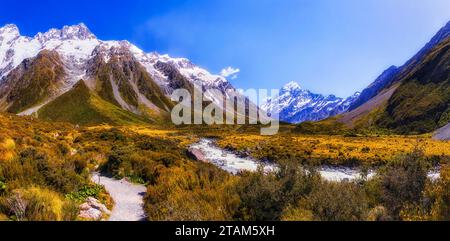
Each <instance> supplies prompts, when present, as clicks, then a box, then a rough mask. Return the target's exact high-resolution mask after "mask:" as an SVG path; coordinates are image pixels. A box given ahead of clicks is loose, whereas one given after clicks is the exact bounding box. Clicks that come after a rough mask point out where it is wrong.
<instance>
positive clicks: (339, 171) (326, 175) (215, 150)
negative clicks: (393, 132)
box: [190, 139, 439, 182]
mask: <svg viewBox="0 0 450 241" xmlns="http://www.w3.org/2000/svg"><path fill="white" fill-rule="evenodd" d="M190 148H191V149H196V150H199V151H201V153H202V154H203V155H204V158H205V159H206V161H208V162H210V163H212V164H214V165H216V166H218V167H219V168H221V169H223V170H225V171H227V172H229V173H232V174H237V173H239V172H240V171H250V172H255V171H257V170H258V167H259V166H260V165H261V164H262V165H263V166H264V170H265V171H266V172H271V171H274V170H275V169H276V166H275V165H273V164H267V163H262V162H260V161H258V160H255V159H253V158H250V157H246V158H243V157H239V156H238V155H236V154H235V153H233V152H231V151H227V150H223V149H221V148H219V147H218V146H216V145H215V143H214V140H211V139H201V140H200V141H199V142H197V143H195V144H193V145H191V147H190ZM318 172H319V174H320V175H321V176H322V178H323V179H325V180H328V181H332V182H342V181H355V180H357V179H360V178H361V177H362V175H361V169H359V168H349V167H343V166H342V167H336V166H322V167H320V168H319V169H318ZM375 175H376V172H375V171H373V170H372V171H369V173H368V175H367V177H368V178H372V177H374V176H375ZM428 177H429V178H430V179H432V180H436V179H438V178H439V170H438V169H436V170H434V171H431V172H430V173H429V175H428Z"/></svg>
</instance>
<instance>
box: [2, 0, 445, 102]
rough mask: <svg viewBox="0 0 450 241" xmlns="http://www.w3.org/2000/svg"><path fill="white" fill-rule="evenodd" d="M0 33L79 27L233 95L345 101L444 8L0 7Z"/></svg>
mask: <svg viewBox="0 0 450 241" xmlns="http://www.w3.org/2000/svg"><path fill="white" fill-rule="evenodd" d="M0 3H1V5H0V6H2V7H1V9H0V25H4V24H6V23H15V24H16V25H18V26H19V28H20V30H21V32H22V34H25V35H30V36H33V35H34V34H36V33H37V32H39V31H46V30H47V29H49V28H51V27H58V28H60V27H62V26H63V25H70V24H76V23H79V22H84V23H86V24H87V25H88V27H89V28H90V29H91V31H92V32H94V34H96V35H97V37H99V38H100V39H104V40H109V39H119V40H120V39H127V40H130V41H131V42H133V43H134V44H136V45H137V46H139V47H141V48H142V49H144V50H146V51H158V52H161V53H168V54H170V55H173V56H178V57H187V58H189V59H191V60H192V61H193V62H194V63H196V64H198V65H200V66H202V67H205V68H207V69H208V70H210V71H211V72H213V73H220V72H221V70H222V69H223V68H225V67H228V66H231V67H233V68H236V69H237V68H238V69H239V70H240V72H239V73H238V75H237V78H235V79H232V80H231V82H232V83H233V84H234V85H235V86H236V87H238V88H279V87H281V86H282V85H284V84H285V83H287V82H290V81H293V80H295V81H297V82H299V83H300V84H301V85H302V86H303V87H305V88H308V89H311V90H312V91H315V92H318V93H323V94H336V95H338V96H343V97H345V96H348V95H351V94H353V93H354V92H355V91H358V90H361V89H363V88H364V87H366V86H367V85H368V84H370V83H371V82H372V81H373V80H374V79H375V78H376V77H377V76H378V75H379V74H380V73H381V72H382V71H383V70H384V69H386V68H387V67H389V66H390V65H401V64H403V63H404V62H405V61H406V60H407V59H408V58H409V57H411V56H412V55H413V54H415V53H416V52H417V51H418V50H419V49H420V48H421V47H422V46H423V45H424V44H425V43H426V42H427V41H428V40H429V39H430V38H431V37H432V36H433V35H434V34H435V33H436V32H437V31H438V30H439V28H441V27H442V26H443V25H445V23H446V22H447V21H449V20H450V1H448V0H339V1H338V0H191V1H189V0H185V1H182V0H178V1H176V0H146V1H133V0H127V1H114V0H109V1H94V0H89V1H86V0H77V1H50V0H47V1H45V0H40V1H32V0H30V1H11V0H8V1H6V0H0Z"/></svg>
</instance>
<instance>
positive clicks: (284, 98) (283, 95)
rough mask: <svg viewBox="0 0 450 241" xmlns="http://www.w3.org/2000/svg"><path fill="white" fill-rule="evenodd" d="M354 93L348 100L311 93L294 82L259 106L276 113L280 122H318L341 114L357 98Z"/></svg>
mask: <svg viewBox="0 0 450 241" xmlns="http://www.w3.org/2000/svg"><path fill="white" fill-rule="evenodd" d="M359 95H360V93H356V94H354V95H353V96H350V97H348V98H345V99H343V98H339V97H336V96H334V95H329V96H324V95H321V94H314V93H311V92H310V91H309V90H305V89H303V88H301V87H300V85H299V84H298V83H296V82H290V83H288V84H287V85H285V86H284V87H283V88H282V89H281V90H280V93H279V95H278V96H276V97H274V98H269V99H267V100H266V101H265V103H264V104H263V105H262V106H261V109H263V110H264V111H266V112H267V113H270V114H273V113H278V115H279V118H280V120H282V121H285V122H289V123H301V122H305V121H319V120H323V119H326V118H328V117H331V116H335V115H338V114H341V113H343V112H345V111H347V110H348V108H349V107H350V105H351V104H352V103H353V101H354V100H356V99H357V98H358V97H359Z"/></svg>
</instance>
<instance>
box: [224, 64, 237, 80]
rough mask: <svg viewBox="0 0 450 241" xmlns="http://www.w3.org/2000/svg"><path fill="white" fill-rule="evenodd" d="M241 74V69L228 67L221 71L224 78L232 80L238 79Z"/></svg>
mask: <svg viewBox="0 0 450 241" xmlns="http://www.w3.org/2000/svg"><path fill="white" fill-rule="evenodd" d="M239 72H241V70H240V69H237V68H233V67H230V66H229V67H226V68H224V69H222V71H220V75H221V76H222V77H224V78H227V77H230V78H231V79H236V78H237V74H238V73H239Z"/></svg>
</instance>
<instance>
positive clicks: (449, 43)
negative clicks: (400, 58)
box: [377, 37, 450, 133]
mask: <svg viewBox="0 0 450 241" xmlns="http://www.w3.org/2000/svg"><path fill="white" fill-rule="evenodd" d="M449 121H450V37H447V39H445V40H444V41H443V42H441V43H440V44H438V45H437V46H436V47H434V48H433V49H432V50H431V51H430V52H429V53H428V54H427V55H425V56H424V58H423V59H422V60H421V61H419V62H418V64H417V66H416V67H415V68H413V69H411V71H410V72H409V73H408V74H407V75H406V76H405V78H404V79H402V80H401V85H400V86H399V87H398V88H397V90H396V91H395V92H394V94H393V95H392V97H391V98H390V99H389V101H388V103H387V106H386V111H384V112H383V114H382V115H381V116H380V118H379V119H378V120H377V125H379V126H382V127H386V128H390V129H394V130H395V131H397V132H400V133H408V132H418V133H424V132H431V131H433V130H436V129H438V128H440V127H442V126H444V125H446V124H447V123H449Z"/></svg>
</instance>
